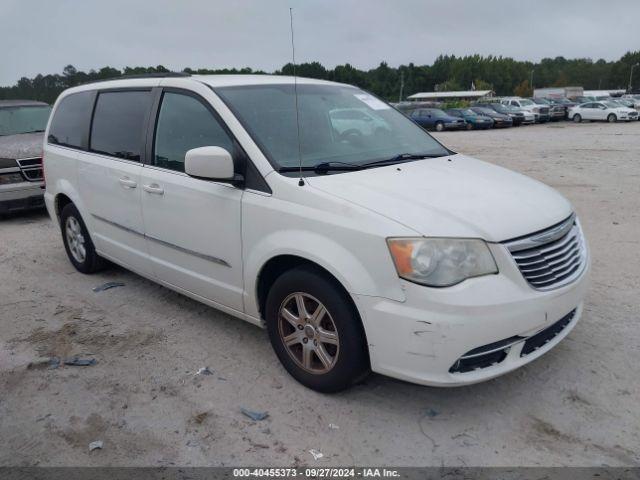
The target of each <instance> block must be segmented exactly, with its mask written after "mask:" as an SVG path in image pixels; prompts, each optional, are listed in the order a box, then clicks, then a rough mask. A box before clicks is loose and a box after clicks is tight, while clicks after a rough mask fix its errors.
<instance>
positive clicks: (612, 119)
mask: <svg viewBox="0 0 640 480" xmlns="http://www.w3.org/2000/svg"><path fill="white" fill-rule="evenodd" d="M617 121H618V117H616V115H615V113H610V114H609V116H608V117H607V122H609V123H616V122H617Z"/></svg>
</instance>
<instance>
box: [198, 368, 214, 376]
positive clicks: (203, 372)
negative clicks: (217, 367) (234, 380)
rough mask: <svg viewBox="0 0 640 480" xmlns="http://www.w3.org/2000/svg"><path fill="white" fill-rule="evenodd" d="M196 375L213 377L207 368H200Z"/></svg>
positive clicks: (211, 371)
mask: <svg viewBox="0 0 640 480" xmlns="http://www.w3.org/2000/svg"><path fill="white" fill-rule="evenodd" d="M196 375H213V370H211V369H210V368H209V367H202V368H200V369H199V370H198V371H197V372H196Z"/></svg>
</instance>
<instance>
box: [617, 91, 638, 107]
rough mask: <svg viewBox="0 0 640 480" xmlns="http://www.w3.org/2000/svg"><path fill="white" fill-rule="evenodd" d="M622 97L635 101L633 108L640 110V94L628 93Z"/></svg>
mask: <svg viewBox="0 0 640 480" xmlns="http://www.w3.org/2000/svg"><path fill="white" fill-rule="evenodd" d="M621 98H623V99H624V100H627V101H629V102H633V108H635V109H637V110H640V94H637V93H635V94H633V93H627V94H625V95H623V96H622V97H621Z"/></svg>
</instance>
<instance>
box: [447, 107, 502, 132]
mask: <svg viewBox="0 0 640 480" xmlns="http://www.w3.org/2000/svg"><path fill="white" fill-rule="evenodd" d="M446 113H447V115H451V116H452V117H458V118H462V119H464V121H465V122H466V123H467V130H484V129H487V128H491V127H493V119H492V118H491V117H489V116H487V115H479V114H477V113H476V112H474V111H473V110H471V109H470V108H450V109H449V110H447V112H446Z"/></svg>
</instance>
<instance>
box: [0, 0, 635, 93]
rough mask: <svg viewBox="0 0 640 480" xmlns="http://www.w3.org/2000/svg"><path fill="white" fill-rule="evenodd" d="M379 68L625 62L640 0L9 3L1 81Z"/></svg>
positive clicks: (1, 12) (2, 19) (1, 4)
mask: <svg viewBox="0 0 640 480" xmlns="http://www.w3.org/2000/svg"><path fill="white" fill-rule="evenodd" d="M289 7H293V8H294V22H295V24H294V28H295V34H296V54H297V60H298V61H299V62H304V61H312V60H318V61H319V62H321V63H322V64H324V65H325V66H327V67H333V66H335V65H337V64H343V63H347V62H348V63H351V64H352V65H354V66H357V67H359V68H371V67H375V66H376V65H378V64H379V63H380V62H381V61H387V62H388V63H389V65H391V66H397V65H400V64H407V63H409V62H413V63H415V64H418V65H422V64H429V63H431V62H433V60H434V59H435V58H436V57H437V56H438V55H439V54H447V53H448V54H455V55H466V54H473V53H480V54H483V55H489V54H494V55H503V56H510V57H514V58H516V59H519V60H533V61H537V60H540V59H541V58H544V57H556V56H559V55H562V56H564V57H567V58H573V57H591V58H593V59H598V58H605V59H607V60H614V59H617V58H619V57H620V56H621V55H623V54H624V53H625V52H626V51H628V50H633V49H640V0H609V1H602V0H526V1H525V0H484V1H477V0H446V1H444V0H436V1H431V0H359V1H357V0H182V1H180V0H145V1H143V0H0V48H1V49H2V54H1V56H0V58H1V61H0V85H8V84H13V83H14V82H15V81H16V80H17V79H18V78H20V77H22V76H26V77H32V76H35V75H36V74H38V73H55V72H61V71H62V68H63V67H64V66H65V65H67V64H72V65H74V66H75V67H76V68H78V69H80V70H89V69H91V68H94V69H97V68H100V67H103V66H105V65H109V66H113V67H117V68H122V67H124V66H151V65H154V66H155V65H159V64H162V65H164V66H166V67H167V68H170V69H174V70H181V69H182V68H184V67H192V68H198V67H211V68H222V67H244V66H248V67H251V68H254V69H263V70H266V71H273V70H274V69H276V68H279V67H281V66H282V65H283V64H285V63H286V62H288V61H289V60H290V58H291V51H290V37H289Z"/></svg>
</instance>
